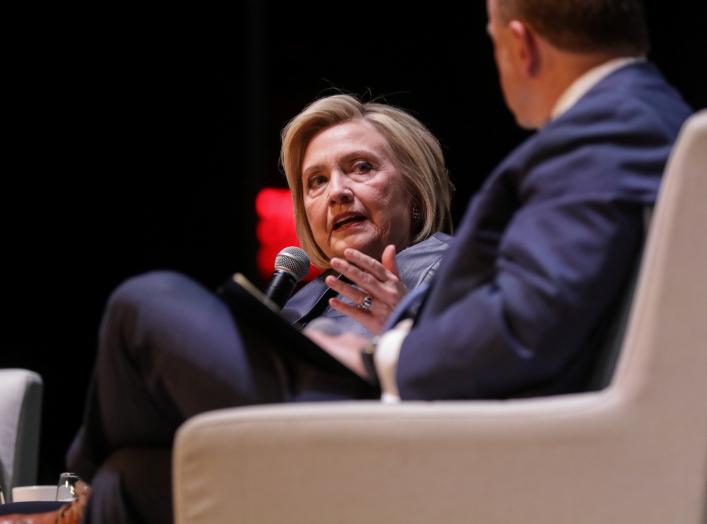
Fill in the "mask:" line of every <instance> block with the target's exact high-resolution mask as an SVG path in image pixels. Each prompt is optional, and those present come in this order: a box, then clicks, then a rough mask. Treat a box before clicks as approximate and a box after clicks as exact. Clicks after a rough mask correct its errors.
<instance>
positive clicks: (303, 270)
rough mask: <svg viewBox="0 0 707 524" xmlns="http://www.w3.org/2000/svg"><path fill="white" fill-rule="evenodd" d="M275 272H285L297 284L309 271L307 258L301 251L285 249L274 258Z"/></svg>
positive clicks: (291, 247)
mask: <svg viewBox="0 0 707 524" xmlns="http://www.w3.org/2000/svg"><path fill="white" fill-rule="evenodd" d="M275 271H286V272H287V273H289V274H290V275H292V276H293V277H294V278H295V280H296V281H297V282H299V281H300V280H302V279H303V278H304V276H305V275H306V274H307V272H308V271H309V257H308V256H307V253H305V252H304V250H303V249H300V248H298V247H294V246H290V247H286V248H285V249H283V250H282V251H280V252H279V253H278V254H277V256H276V257H275Z"/></svg>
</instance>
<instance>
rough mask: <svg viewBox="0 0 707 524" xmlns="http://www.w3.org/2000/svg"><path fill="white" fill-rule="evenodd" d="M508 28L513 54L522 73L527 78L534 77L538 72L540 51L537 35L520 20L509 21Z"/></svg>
mask: <svg viewBox="0 0 707 524" xmlns="http://www.w3.org/2000/svg"><path fill="white" fill-rule="evenodd" d="M508 28H509V29H510V32H511V36H512V41H513V52H514V53H515V54H516V60H517V61H518V63H519V64H520V65H521V70H522V72H523V73H524V74H525V75H527V76H528V77H534V76H536V75H537V74H538V71H539V70H540V49H539V47H538V40H537V35H536V34H535V32H534V31H533V30H532V29H531V28H530V27H529V26H528V25H527V24H525V23H523V22H521V21H520V20H511V21H510V23H509V24H508Z"/></svg>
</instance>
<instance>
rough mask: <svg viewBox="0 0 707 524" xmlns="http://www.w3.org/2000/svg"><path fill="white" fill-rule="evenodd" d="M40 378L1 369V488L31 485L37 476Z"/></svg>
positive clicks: (9, 489)
mask: <svg viewBox="0 0 707 524" xmlns="http://www.w3.org/2000/svg"><path fill="white" fill-rule="evenodd" d="M41 412H42V378H41V377H40V376H39V375H38V374H37V373H34V372H32V371H27V370H25V369H0V488H1V489H2V492H3V494H4V497H5V501H6V502H9V501H10V500H9V499H10V497H11V494H12V488H13V487H14V486H23V485H28V484H34V483H35V480H36V475H37V456H38V450H39V427H40V417H41Z"/></svg>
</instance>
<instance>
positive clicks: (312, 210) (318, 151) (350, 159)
mask: <svg viewBox="0 0 707 524" xmlns="http://www.w3.org/2000/svg"><path fill="white" fill-rule="evenodd" d="M302 190H303V198H304V208H305V210H306V212H307V221H308V222H309V226H310V228H311V229H312V233H313V235H314V240H315V241H316V242H317V245H318V246H319V247H320V248H321V249H322V251H324V253H325V254H326V255H327V256H328V257H329V258H331V257H333V256H339V257H341V256H343V252H344V249H346V248H347V247H351V248H355V249H358V250H359V251H362V252H364V253H366V254H367V255H369V256H371V257H374V258H376V259H380V256H381V254H382V253H383V249H384V248H385V246H387V245H388V244H395V247H396V250H398V251H400V250H401V249H404V248H405V247H407V246H408V245H409V244H410V215H411V198H410V195H409V194H408V191H407V190H406V187H405V182H404V180H403V176H402V174H401V173H400V170H399V169H398V167H397V165H396V163H395V160H394V158H393V153H392V151H391V150H390V147H388V144H387V142H386V140H385V138H383V136H382V135H381V134H380V133H378V131H376V129H375V128H374V127H373V126H372V125H371V124H369V123H368V122H365V121H362V120H356V121H350V122H345V123H343V124H338V125H335V126H332V127H329V128H327V129H324V130H323V131H320V132H319V133H318V134H316V135H315V136H314V138H313V139H312V140H311V141H310V142H309V144H308V145H307V148H306V150H305V153H304V158H303V161H302Z"/></svg>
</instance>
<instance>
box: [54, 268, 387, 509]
mask: <svg viewBox="0 0 707 524" xmlns="http://www.w3.org/2000/svg"><path fill="white" fill-rule="evenodd" d="M374 394H375V391H374V390H373V389H372V388H367V387H365V385H362V384H361V383H360V382H356V381H354V380H349V379H347V378H346V377H338V376H331V375H329V374H327V373H324V372H321V371H318V370H317V369H313V368H311V367H308V366H306V365H303V364H301V363H298V362H296V361H288V360H287V359H283V358H281V357H280V356H278V355H277V354H276V353H275V352H274V351H272V343H269V341H268V332H267V329H255V328H254V327H252V326H249V325H246V323H245V322H239V320H238V319H237V318H234V317H233V315H232V314H231V311H230V310H229V308H228V307H227V306H226V305H225V304H224V302H222V300H221V299H220V298H219V297H218V296H216V295H215V294H214V293H212V292H211V291H209V290H207V289H205V288H203V287H201V286H200V285H199V284H197V283H195V282H194V281H192V280H190V279H188V278H187V277H185V276H183V275H180V274H177V273H169V272H154V273H148V274H146V275H142V276H138V277H135V278H133V279H130V280H128V281H127V282H125V283H124V284H122V285H121V286H120V287H118V288H117V289H116V291H115V292H114V293H113V294H112V296H111V297H110V299H109V301H108V304H107V307H106V311H105V314H104V318H103V322H102V325H101V329H100V335H99V348H98V355H97V359H96V365H95V370H94V376H93V378H92V382H91V385H90V388H89V394H88V398H87V405H86V411H85V416H84V423H83V426H82V427H81V429H80V430H79V432H78V434H77V436H76V438H75V440H74V442H73V444H72V446H71V448H70V450H69V453H68V456H67V466H68V469H69V470H70V471H75V472H76V473H78V474H79V475H81V476H82V477H83V478H85V479H87V480H89V481H90V482H91V487H92V489H93V494H92V496H91V499H90V503H89V512H88V515H87V521H89V522H93V523H101V522H111V523H121V522H149V523H153V522H154V523H158V522H171V520H172V515H171V447H172V441H173V439H174V434H175V432H176V430H177V428H178V427H179V426H180V425H181V424H182V423H183V422H184V421H185V420H186V419H188V418H189V417H191V416H193V415H196V414H198V413H202V412H204V411H209V410H213V409H219V408H226V407H236V406H245V405H253V404H267V403H273V402H293V401H313V400H338V399H341V400H343V399H347V400H350V399H355V398H371V397H372V396H373V395H374ZM235 517H236V516H235V515H234V518H235Z"/></svg>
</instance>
